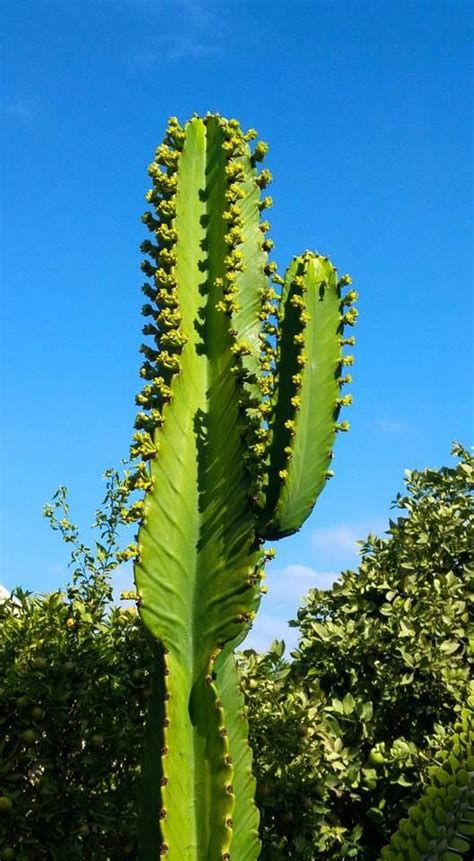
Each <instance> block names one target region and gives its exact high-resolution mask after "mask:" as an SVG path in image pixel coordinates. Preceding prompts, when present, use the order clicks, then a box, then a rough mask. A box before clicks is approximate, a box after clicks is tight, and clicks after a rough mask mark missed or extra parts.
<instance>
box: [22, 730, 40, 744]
mask: <svg viewBox="0 0 474 861" xmlns="http://www.w3.org/2000/svg"><path fill="white" fill-rule="evenodd" d="M19 738H20V739H21V741H23V742H24V743H25V744H34V743H35V741H37V740H38V738H39V735H38V733H37V732H36V730H35V729H24V730H23V732H21V733H20V736H19Z"/></svg>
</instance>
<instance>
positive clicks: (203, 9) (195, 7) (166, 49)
mask: <svg viewBox="0 0 474 861" xmlns="http://www.w3.org/2000/svg"><path fill="white" fill-rule="evenodd" d="M125 2H126V3H127V4H128V5H131V6H133V7H134V8H137V9H142V10H143V11H144V12H146V14H147V15H150V13H154V15H155V16H157V15H158V14H159V16H160V28H161V30H160V33H159V34H154V35H151V36H150V38H149V39H148V41H146V42H145V43H144V44H143V42H142V43H141V44H140V45H137V46H135V47H133V48H132V49H131V50H130V55H129V59H130V62H131V65H132V67H134V68H137V69H143V68H145V69H152V68H153V67H154V66H158V65H160V64H161V63H163V62H167V61H170V60H171V61H178V60H187V59H189V60H191V59H198V58H201V57H206V56H213V55H218V54H221V52H222V48H221V45H222V44H224V39H223V30H224V25H225V10H223V9H222V7H221V8H220V9H219V14H216V12H214V10H213V9H212V8H211V7H210V5H209V4H208V3H205V2H201V0H174V3H173V4H172V5H170V4H169V3H167V2H163V0H162V2H156V0H125Z"/></svg>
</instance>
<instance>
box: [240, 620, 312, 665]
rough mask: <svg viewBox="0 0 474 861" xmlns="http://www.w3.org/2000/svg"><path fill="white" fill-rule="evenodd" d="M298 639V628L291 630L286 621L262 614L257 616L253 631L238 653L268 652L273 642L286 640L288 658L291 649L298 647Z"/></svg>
mask: <svg viewBox="0 0 474 861" xmlns="http://www.w3.org/2000/svg"><path fill="white" fill-rule="evenodd" d="M297 639H298V629H297V628H289V627H288V623H287V622H286V621H285V620H283V619H277V618H276V617H275V616H272V615H271V614H270V613H262V612H260V613H259V614H258V615H257V618H256V620H255V622H254V625H253V628H252V630H251V631H250V633H249V634H248V636H247V638H246V639H245V640H244V642H243V643H242V644H241V645H240V646H239V648H238V651H239V652H241V651H243V650H244V649H255V651H256V652H266V651H267V650H268V647H269V645H270V644H271V643H272V642H273V640H284V641H285V645H286V651H285V653H286V655H287V656H288V653H289V652H290V651H291V649H293V648H294V647H295V646H296V643H297Z"/></svg>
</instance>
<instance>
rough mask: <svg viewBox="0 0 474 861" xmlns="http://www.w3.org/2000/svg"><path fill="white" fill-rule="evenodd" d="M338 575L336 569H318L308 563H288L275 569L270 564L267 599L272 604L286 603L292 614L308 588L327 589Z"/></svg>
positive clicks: (268, 567)
mask: <svg viewBox="0 0 474 861" xmlns="http://www.w3.org/2000/svg"><path fill="white" fill-rule="evenodd" d="M336 577H337V573H336V572H335V571H316V570H315V569H314V568H310V567H309V566H308V565H298V564H295V565H287V566H286V567H285V568H277V569H275V570H272V567H271V565H269V566H267V576H266V579H265V585H266V586H267V588H268V594H267V596H266V597H265V601H268V602H269V603H271V604H272V605H277V604H285V605H286V606H287V608H288V613H290V614H291V613H292V612H293V608H294V607H296V606H299V604H300V603H301V598H302V597H303V595H305V594H306V592H307V591H308V589H327V588H328V587H329V586H330V585H331V583H333V582H334V580H335V579H336Z"/></svg>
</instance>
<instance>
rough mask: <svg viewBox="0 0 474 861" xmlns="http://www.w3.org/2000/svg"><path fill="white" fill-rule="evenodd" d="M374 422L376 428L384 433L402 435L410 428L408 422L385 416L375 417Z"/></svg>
mask: <svg viewBox="0 0 474 861" xmlns="http://www.w3.org/2000/svg"><path fill="white" fill-rule="evenodd" d="M374 424H375V427H376V428H377V429H378V430H380V431H382V433H386V434H395V435H403V434H406V433H409V432H410V430H411V427H410V425H409V424H408V422H403V421H398V420H396V419H390V418H387V417H384V418H380V419H376V420H375V422H374Z"/></svg>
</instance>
